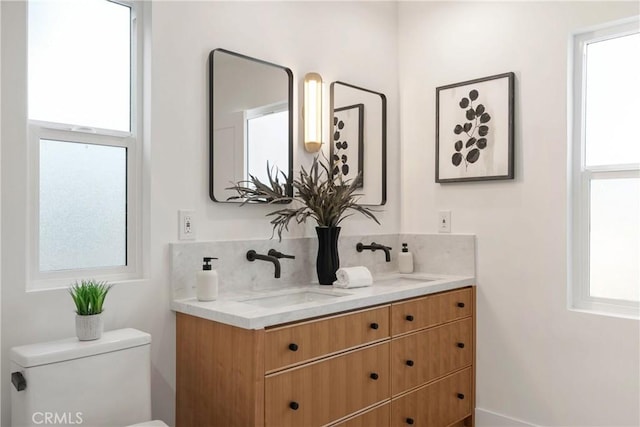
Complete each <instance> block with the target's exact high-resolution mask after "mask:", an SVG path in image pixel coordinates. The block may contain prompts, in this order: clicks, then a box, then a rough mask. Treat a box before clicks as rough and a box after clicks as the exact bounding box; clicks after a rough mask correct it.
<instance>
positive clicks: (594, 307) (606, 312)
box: [569, 303, 640, 320]
mask: <svg viewBox="0 0 640 427" xmlns="http://www.w3.org/2000/svg"><path fill="white" fill-rule="evenodd" d="M569 311H573V312H577V313H586V314H595V315H597V316H607V317H617V318H619V319H630V320H640V309H639V308H638V307H629V306H622V305H613V304H602V303H584V305H580V306H579V305H573V306H569Z"/></svg>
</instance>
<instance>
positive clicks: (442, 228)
mask: <svg viewBox="0 0 640 427" xmlns="http://www.w3.org/2000/svg"><path fill="white" fill-rule="evenodd" d="M438 233H451V211H440V212H438Z"/></svg>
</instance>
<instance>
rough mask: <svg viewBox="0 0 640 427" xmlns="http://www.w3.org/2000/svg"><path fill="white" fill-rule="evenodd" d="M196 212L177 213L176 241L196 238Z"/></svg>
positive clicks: (183, 211)
mask: <svg viewBox="0 0 640 427" xmlns="http://www.w3.org/2000/svg"><path fill="white" fill-rule="evenodd" d="M195 217H196V212H195V211H193V210H182V209H181V210H179V211H178V239H179V240H194V239H195V238H196V224H195Z"/></svg>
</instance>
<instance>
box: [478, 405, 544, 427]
mask: <svg viewBox="0 0 640 427" xmlns="http://www.w3.org/2000/svg"><path fill="white" fill-rule="evenodd" d="M476 427H538V426H536V425H535V424H531V423H528V422H526V421H522V420H517V419H515V418H511V417H507V416H506V415H502V414H497V413H495V412H491V411H488V410H486V409H481V408H476Z"/></svg>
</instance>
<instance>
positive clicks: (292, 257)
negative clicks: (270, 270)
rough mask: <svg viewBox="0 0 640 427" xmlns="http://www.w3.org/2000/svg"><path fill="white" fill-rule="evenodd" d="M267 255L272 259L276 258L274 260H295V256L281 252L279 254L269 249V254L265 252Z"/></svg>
mask: <svg viewBox="0 0 640 427" xmlns="http://www.w3.org/2000/svg"><path fill="white" fill-rule="evenodd" d="M267 255H269V256H272V257H276V258H289V259H296V256H295V255H286V254H283V253H282V252H279V251H277V250H275V249H269V252H267Z"/></svg>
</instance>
